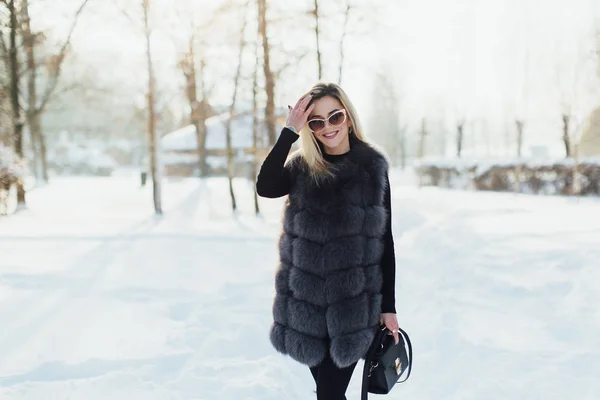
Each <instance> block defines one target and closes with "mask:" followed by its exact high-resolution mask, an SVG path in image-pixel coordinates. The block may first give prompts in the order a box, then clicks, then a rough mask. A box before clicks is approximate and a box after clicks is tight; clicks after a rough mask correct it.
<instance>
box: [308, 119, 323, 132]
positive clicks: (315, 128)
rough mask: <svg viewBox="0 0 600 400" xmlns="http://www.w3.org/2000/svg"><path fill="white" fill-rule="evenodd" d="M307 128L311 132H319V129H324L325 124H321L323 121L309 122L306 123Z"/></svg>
mask: <svg viewBox="0 0 600 400" xmlns="http://www.w3.org/2000/svg"><path fill="white" fill-rule="evenodd" d="M308 127H309V128H310V130H311V131H313V132H316V131H320V130H321V129H323V128H324V127H325V122H323V121H310V122H309V123H308Z"/></svg>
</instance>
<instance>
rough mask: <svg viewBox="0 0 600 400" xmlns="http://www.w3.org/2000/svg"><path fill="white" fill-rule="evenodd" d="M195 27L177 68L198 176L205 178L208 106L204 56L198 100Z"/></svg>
mask: <svg viewBox="0 0 600 400" xmlns="http://www.w3.org/2000/svg"><path fill="white" fill-rule="evenodd" d="M195 30H196V29H195V27H192V34H191V36H190V39H189V44H188V46H189V47H188V51H187V52H186V53H185V54H184V56H183V58H182V59H181V61H180V62H179V66H180V68H181V70H182V71H183V75H184V77H185V82H186V97H187V99H188V102H189V104H190V122H191V123H192V124H193V125H194V129H195V130H196V142H197V146H198V168H199V170H200V176H202V177H203V176H206V175H207V173H208V171H207V170H208V168H207V167H208V165H207V163H206V119H207V118H208V104H207V102H206V99H205V97H204V93H203V92H204V79H203V75H204V66H205V60H204V55H201V59H200V71H199V72H200V82H201V91H200V93H201V95H202V100H198V90H197V86H198V82H197V80H198V79H197V73H196V54H195V46H196V43H195V42H196V37H195Z"/></svg>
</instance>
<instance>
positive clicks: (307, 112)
mask: <svg viewBox="0 0 600 400" xmlns="http://www.w3.org/2000/svg"><path fill="white" fill-rule="evenodd" d="M313 108H315V103H312V104H311V105H310V107H308V108H307V109H306V111H305V112H304V116H305V117H308V114H310V112H311V111H312V109H313Z"/></svg>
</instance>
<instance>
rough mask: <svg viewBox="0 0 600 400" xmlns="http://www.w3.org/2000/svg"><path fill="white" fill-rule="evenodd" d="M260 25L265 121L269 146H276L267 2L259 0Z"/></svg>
mask: <svg viewBox="0 0 600 400" xmlns="http://www.w3.org/2000/svg"><path fill="white" fill-rule="evenodd" d="M257 4H258V23H259V28H260V34H261V36H262V44H263V60H264V61H263V69H264V72H265V91H266V93H267V105H266V107H265V120H266V123H267V134H268V137H269V145H270V146H274V145H275V79H274V76H273V72H272V71H271V64H270V53H271V48H270V47H269V40H268V36H267V2H266V0H258V1H257Z"/></svg>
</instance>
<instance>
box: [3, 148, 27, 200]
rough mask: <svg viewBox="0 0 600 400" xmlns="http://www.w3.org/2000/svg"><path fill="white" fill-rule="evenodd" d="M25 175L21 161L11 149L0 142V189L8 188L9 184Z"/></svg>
mask: <svg viewBox="0 0 600 400" xmlns="http://www.w3.org/2000/svg"><path fill="white" fill-rule="evenodd" d="M24 176H25V166H24V164H23V161H22V160H21V159H20V158H19V157H18V156H17V155H16V154H15V153H14V152H13V151H12V149H10V148H8V147H6V146H4V145H2V144H0V189H4V190H8V188H9V187H10V185H12V184H13V183H16V182H17V181H19V180H20V179H23V178H24Z"/></svg>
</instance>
